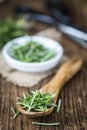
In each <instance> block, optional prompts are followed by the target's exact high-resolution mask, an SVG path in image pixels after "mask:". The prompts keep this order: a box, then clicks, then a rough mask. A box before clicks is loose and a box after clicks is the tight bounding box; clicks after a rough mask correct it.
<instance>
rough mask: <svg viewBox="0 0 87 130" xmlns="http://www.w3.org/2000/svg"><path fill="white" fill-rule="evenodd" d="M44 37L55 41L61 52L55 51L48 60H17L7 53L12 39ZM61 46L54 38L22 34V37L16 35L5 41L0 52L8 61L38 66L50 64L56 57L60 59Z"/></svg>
mask: <svg viewBox="0 0 87 130" xmlns="http://www.w3.org/2000/svg"><path fill="white" fill-rule="evenodd" d="M31 37H32V38H44V39H45V40H46V39H47V40H51V41H52V42H55V44H56V45H57V46H58V48H59V51H60V52H61V53H57V54H56V55H55V56H54V57H53V58H51V59H49V60H47V61H42V62H22V61H19V60H16V59H14V58H12V57H11V56H10V55H9V54H8V49H9V48H10V46H12V42H13V44H14V41H16V40H19V39H21V38H25V39H26V38H31ZM63 51H64V50H63V47H62V45H61V44H60V43H59V42H57V41H56V40H54V39H51V38H48V37H44V36H38V35H33V36H22V37H18V38H15V39H12V40H10V41H8V42H7V43H6V45H5V46H4V47H3V50H2V53H3V55H4V57H5V58H6V59H9V60H10V61H12V62H16V63H18V64H21V65H24V66H25V65H26V66H29V65H32V66H40V65H47V64H50V63H52V62H54V61H55V60H58V59H60V58H61V57H62V55H63Z"/></svg>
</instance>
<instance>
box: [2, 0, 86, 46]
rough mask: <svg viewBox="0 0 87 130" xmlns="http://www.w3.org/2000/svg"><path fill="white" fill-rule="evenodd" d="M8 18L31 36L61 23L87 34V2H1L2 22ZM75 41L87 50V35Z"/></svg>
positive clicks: (38, 0)
mask: <svg viewBox="0 0 87 130" xmlns="http://www.w3.org/2000/svg"><path fill="white" fill-rule="evenodd" d="M38 14H39V15H38ZM44 15H45V16H44ZM46 16H47V17H46ZM48 16H50V17H48ZM8 18H11V19H14V20H17V21H16V22H17V24H18V25H19V26H21V27H22V28H23V29H25V30H26V29H27V30H28V31H29V34H35V33H36V32H39V31H41V30H44V29H46V28H49V27H52V26H54V27H59V24H60V23H62V24H64V25H68V26H70V27H75V28H76V29H79V30H81V31H84V32H87V0H17V1H15V0H0V20H2V19H4V20H5V21H6V19H8ZM18 20H19V21H18ZM31 21H32V22H31ZM46 23H47V24H46ZM2 26H3V27H4V25H2V24H1V26H0V29H1V27H2ZM7 26H8V25H7ZM2 30H5V29H2ZM60 30H61V29H60ZM63 30H64V31H65V30H66V31H67V29H63ZM68 33H69V32H68ZM71 33H72V30H71ZM75 33H76V35H77V37H78V36H79V38H80V36H82V35H83V34H81V35H79V34H78V32H76V30H75ZM3 34H4V33H3ZM3 34H2V35H3ZM17 34H18V33H17ZM73 34H74V31H73ZM17 36H20V35H17ZM15 37H16V36H14V37H13V36H12V38H15ZM84 38H85V39H84ZM10 39H11V38H9V39H8V40H10ZM85 40H86V41H85ZM74 41H76V42H80V43H81V44H82V46H83V47H86V48H87V33H86V35H83V36H82V38H80V39H78V38H75V37H74ZM0 44H1V43H0Z"/></svg>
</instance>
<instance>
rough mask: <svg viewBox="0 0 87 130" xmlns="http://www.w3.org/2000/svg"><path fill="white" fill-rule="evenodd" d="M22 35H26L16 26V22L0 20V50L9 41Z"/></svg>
mask: <svg viewBox="0 0 87 130" xmlns="http://www.w3.org/2000/svg"><path fill="white" fill-rule="evenodd" d="M23 35H26V32H25V31H24V30H23V29H20V28H19V27H18V26H17V24H16V21H13V20H12V19H8V20H0V49H1V48H2V47H3V46H4V45H5V44H6V42H8V41H9V40H11V39H13V38H16V37H19V36H23Z"/></svg>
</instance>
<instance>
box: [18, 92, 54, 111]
mask: <svg viewBox="0 0 87 130" xmlns="http://www.w3.org/2000/svg"><path fill="white" fill-rule="evenodd" d="M54 96H55V95H54V94H52V93H44V92H42V91H38V90H36V91H32V92H31V94H27V95H25V94H23V97H22V98H18V102H17V104H20V105H21V106H22V108H23V109H25V110H27V111H31V110H32V111H47V110H48V109H49V108H50V107H52V106H56V104H54V103H53V97H54Z"/></svg>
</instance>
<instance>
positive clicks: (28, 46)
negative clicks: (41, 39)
mask: <svg viewBox="0 0 87 130" xmlns="http://www.w3.org/2000/svg"><path fill="white" fill-rule="evenodd" d="M55 55H56V53H55V51H54V50H52V49H48V48H46V47H44V46H43V45H41V44H40V43H38V42H36V41H33V40H30V41H29V42H26V43H25V44H24V45H20V44H18V43H15V44H14V45H13V46H12V49H11V56H12V57H13V58H14V59H16V60H19V61H22V62H43V61H47V60H49V59H51V58H53V57H54V56H55Z"/></svg>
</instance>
